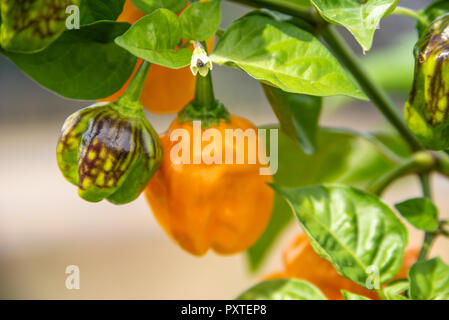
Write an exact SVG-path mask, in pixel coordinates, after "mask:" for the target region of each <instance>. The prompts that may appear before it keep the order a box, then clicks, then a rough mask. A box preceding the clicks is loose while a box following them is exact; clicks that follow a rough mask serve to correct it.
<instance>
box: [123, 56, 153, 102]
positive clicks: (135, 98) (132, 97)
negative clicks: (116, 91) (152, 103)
mask: <svg viewBox="0 0 449 320" xmlns="http://www.w3.org/2000/svg"><path fill="white" fill-rule="evenodd" d="M150 66H151V63H149V62H148V61H145V60H144V61H143V62H142V64H141V65H140V67H139V69H138V70H137V72H136V74H135V75H134V77H133V78H132V79H131V82H130V84H129V85H128V88H127V89H126V91H125V93H124V94H123V95H122V96H121V97H120V98H119V100H118V101H119V102H120V103H121V104H122V105H124V106H126V107H127V108H129V109H132V110H135V111H140V110H143V106H142V105H141V104H140V102H139V100H140V96H141V95H142V90H143V86H144V85H145V80H146V77H147V74H148V70H149V69H150Z"/></svg>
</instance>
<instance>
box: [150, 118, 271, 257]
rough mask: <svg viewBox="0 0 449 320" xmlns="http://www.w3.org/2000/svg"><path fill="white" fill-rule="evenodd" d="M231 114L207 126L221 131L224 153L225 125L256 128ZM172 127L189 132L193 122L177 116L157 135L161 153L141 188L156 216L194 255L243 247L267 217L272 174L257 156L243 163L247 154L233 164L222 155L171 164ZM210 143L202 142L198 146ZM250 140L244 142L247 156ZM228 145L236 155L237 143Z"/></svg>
mask: <svg viewBox="0 0 449 320" xmlns="http://www.w3.org/2000/svg"><path fill="white" fill-rule="evenodd" d="M230 120H231V121H230V122H227V121H224V120H221V121H220V123H219V125H217V126H214V127H211V128H214V129H216V130H218V131H219V132H220V133H221V134H222V151H223V152H222V153H223V159H224V155H225V149H226V148H231V145H230V144H228V145H226V143H225V130H226V129H242V130H243V131H245V130H247V129H254V130H257V128H256V127H255V126H254V125H253V124H252V123H251V122H249V121H248V120H245V119H243V118H239V117H237V116H231V117H230ZM176 129H185V130H186V132H188V133H189V136H190V137H193V126H192V124H191V123H179V122H178V120H177V119H175V121H173V123H172V124H171V126H170V128H169V130H168V132H167V133H165V134H163V135H162V136H161V141H162V146H163V149H164V152H165V157H164V159H163V161H162V164H161V166H160V167H159V169H158V171H157V172H156V174H155V175H154V176H153V178H152V179H151V181H150V183H149V184H148V186H147V188H146V190H145V195H146V198H147V201H148V203H149V204H150V206H151V208H152V210H153V213H154V215H155V217H156V219H157V220H158V222H159V224H160V225H161V226H162V227H163V228H164V230H165V231H166V233H167V234H169V235H170V236H171V237H172V238H173V239H174V240H175V241H176V242H177V243H178V244H179V245H180V246H181V247H182V248H183V249H185V250H187V251H188V252H190V253H192V254H194V255H197V256H202V255H204V254H205V253H206V252H207V251H208V250H209V249H213V250H214V251H215V252H217V253H219V254H235V253H238V252H242V251H245V250H246V249H248V248H249V247H250V246H251V245H252V244H253V243H254V242H255V241H256V240H257V239H258V238H259V237H260V235H261V234H262V232H263V231H264V230H265V228H266V226H267V224H268V221H269V219H270V216H271V210H272V206H273V197H274V192H273V190H272V189H271V188H270V187H269V186H268V185H267V183H268V182H271V176H267V175H260V172H259V169H260V168H262V167H263V166H262V165H261V164H259V163H257V162H256V163H255V164H247V163H248V161H247V160H245V164H236V163H235V162H236V161H235V160H234V164H225V163H224V160H223V164H215V163H213V164H204V163H202V164H193V161H192V160H191V163H190V164H174V163H173V162H172V161H171V160H170V152H171V149H172V148H173V146H174V145H175V144H178V143H180V142H178V141H170V135H171V133H172V132H173V131H174V130H176ZM200 130H201V132H202V133H203V132H204V130H203V129H200ZM255 133H256V137H257V131H255ZM192 140H193V139H191V140H190V149H191V151H190V154H191V155H193V152H194V149H193V143H192ZM234 140H235V139H234ZM245 140H250V139H245ZM253 142H254V141H253ZM210 143H212V142H209V143H206V144H205V143H204V142H203V143H202V147H201V150H202V151H204V149H205V148H206V147H207V146H208V145H209V144H210ZM249 143H250V142H248V143H245V150H244V152H245V159H247V156H248V149H249V146H248V144H249ZM255 143H256V146H257V141H256V142H255ZM228 150H229V151H228V152H232V154H233V156H234V158H235V156H236V143H234V144H233V149H232V150H231V149H228ZM191 158H192V157H191Z"/></svg>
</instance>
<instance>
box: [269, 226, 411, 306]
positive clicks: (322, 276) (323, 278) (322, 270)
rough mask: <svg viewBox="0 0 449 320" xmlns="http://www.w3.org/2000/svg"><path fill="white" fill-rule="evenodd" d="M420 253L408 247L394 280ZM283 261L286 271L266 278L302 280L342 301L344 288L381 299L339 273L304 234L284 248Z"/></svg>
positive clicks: (402, 275)
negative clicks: (317, 251) (318, 252)
mask: <svg viewBox="0 0 449 320" xmlns="http://www.w3.org/2000/svg"><path fill="white" fill-rule="evenodd" d="M418 254H419V250H418V249H415V248H409V249H407V250H406V252H405V255H404V260H403V265H402V268H401V270H400V271H399V273H398V274H397V275H396V277H395V279H403V278H407V272H408V269H409V268H410V267H411V266H412V264H413V263H415V261H416V259H417V258H418ZM283 261H284V266H285V271H283V272H277V273H273V274H270V275H268V276H267V277H265V279H267V280H271V279H284V278H298V279H303V280H306V281H308V282H310V283H312V284H314V285H315V286H317V287H318V288H319V289H320V290H321V291H322V292H323V293H324V294H325V295H326V296H327V297H328V299H330V300H342V299H343V295H342V293H341V290H347V291H349V292H352V293H355V294H359V295H362V296H365V297H368V298H370V299H374V300H378V299H379V298H378V296H377V294H376V293H375V292H374V291H372V290H368V289H365V288H363V287H362V286H360V285H358V284H357V283H355V282H353V281H351V280H349V279H346V278H344V277H343V276H341V275H339V274H338V272H337V271H336V270H335V268H334V267H333V266H332V264H331V263H330V262H328V261H326V260H325V259H323V258H321V257H320V256H319V255H318V254H317V253H316V252H315V250H313V248H312V246H311V245H310V242H309V239H308V238H307V236H306V235H305V234H304V233H302V234H301V235H299V236H298V237H296V238H295V239H294V240H293V242H291V243H290V244H289V245H288V246H287V247H286V248H285V249H284V254H283Z"/></svg>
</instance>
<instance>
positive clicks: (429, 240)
mask: <svg viewBox="0 0 449 320" xmlns="http://www.w3.org/2000/svg"><path fill="white" fill-rule="evenodd" d="M436 236H437V234H436V233H435V232H426V233H425V235H424V241H423V244H422V247H421V251H419V256H418V261H423V260H426V259H427V256H428V255H429V252H430V249H431V248H432V245H433V242H434V241H435V238H436Z"/></svg>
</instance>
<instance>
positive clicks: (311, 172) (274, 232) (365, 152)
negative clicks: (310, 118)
mask: <svg viewBox="0 0 449 320" xmlns="http://www.w3.org/2000/svg"><path fill="white" fill-rule="evenodd" d="M265 128H268V129H270V128H271V129H272V128H274V127H265ZM267 133H269V131H267ZM387 136H388V135H384V137H387ZM385 139H386V138H385ZM277 141H278V148H279V150H278V154H279V159H278V161H279V164H278V171H277V172H276V174H275V175H274V177H273V178H274V182H275V183H276V184H279V185H282V186H286V187H291V188H294V187H303V186H307V185H313V184H319V183H335V182H338V183H346V184H351V185H353V186H357V187H361V188H363V187H366V186H368V185H369V184H370V183H371V182H372V181H373V180H375V179H377V178H378V177H379V176H380V175H382V174H385V173H386V172H388V171H390V170H391V169H392V168H394V167H395V163H394V162H392V160H391V159H390V157H389V156H388V155H387V153H388V152H389V151H388V149H387V148H385V147H384V148H380V147H379V145H378V144H379V143H374V142H373V141H374V140H373V139H370V140H368V139H365V138H363V137H362V136H360V135H357V134H354V133H351V132H346V131H341V130H332V129H320V130H319V131H318V133H317V147H316V151H315V153H314V154H312V155H307V154H306V153H305V152H304V151H303V150H302V149H301V148H300V147H299V146H298V144H297V143H295V142H294V141H292V140H291V139H290V138H289V137H287V135H285V134H284V133H283V132H282V131H281V132H279V139H277ZM269 143H270V137H268V138H267V149H268V150H269V151H270V150H271V146H270V144H269ZM391 145H392V146H396V142H395V143H392V144H391ZM292 220H293V215H292V212H291V209H290V207H289V206H288V204H287V202H286V201H285V200H284V199H283V198H282V197H281V196H280V195H278V194H276V195H275V200H274V208H273V212H272V216H271V220H270V222H269V224H268V227H267V228H266V229H265V232H264V233H263V234H262V236H261V237H260V238H259V239H258V241H257V242H256V243H255V244H254V245H253V246H252V247H251V248H249V249H248V251H247V259H248V263H249V267H250V270H251V271H253V272H254V271H257V270H258V268H260V266H261V265H262V263H263V261H264V259H265V258H266V257H267V256H268V254H269V252H270V250H271V248H272V246H273V245H274V243H275V241H276V239H277V238H278V237H279V235H280V234H281V233H282V231H283V230H284V229H285V228H286V226H287V225H288V224H289V223H290V222H291V221H292Z"/></svg>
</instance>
